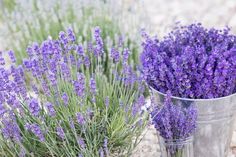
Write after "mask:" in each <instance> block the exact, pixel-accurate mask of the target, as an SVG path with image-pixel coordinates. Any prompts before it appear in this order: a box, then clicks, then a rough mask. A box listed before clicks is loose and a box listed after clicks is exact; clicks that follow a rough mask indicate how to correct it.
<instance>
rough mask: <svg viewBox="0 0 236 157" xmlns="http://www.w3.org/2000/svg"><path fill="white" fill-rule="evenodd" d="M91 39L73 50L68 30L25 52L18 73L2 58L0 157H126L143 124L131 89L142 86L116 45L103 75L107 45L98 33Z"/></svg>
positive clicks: (139, 93)
mask: <svg viewBox="0 0 236 157" xmlns="http://www.w3.org/2000/svg"><path fill="white" fill-rule="evenodd" d="M93 34H94V36H93V39H94V40H92V41H87V42H85V43H77V42H76V36H75V34H74V33H73V30H72V29H68V31H67V32H60V33H59V38H58V39H48V40H45V41H43V42H42V44H33V45H30V46H29V47H28V49H27V53H28V56H29V57H28V58H25V59H24V61H23V65H17V64H16V63H15V55H14V53H13V52H12V51H9V57H10V58H11V60H12V62H13V63H12V64H11V67H10V68H6V67H5V66H4V64H2V65H0V133H1V134H0V145H1V147H0V153H1V156H18V155H19V154H21V156H32V155H33V156H55V157H59V156H83V157H91V156H94V157H96V156H108V155H109V156H129V155H130V154H131V152H132V150H133V149H134V148H135V146H136V145H137V143H138V142H139V139H140V136H141V134H142V131H143V130H144V128H145V126H146V123H147V114H146V113H145V112H143V111H142V110H141V108H142V106H143V105H144V104H145V99H144V97H143V90H139V88H138V87H142V86H143V85H144V84H143V80H142V78H141V77H140V74H139V73H138V72H135V71H133V70H132V68H131V66H130V64H129V63H128V58H129V57H130V54H128V53H127V51H128V49H127V48H124V47H123V46H120V44H118V46H113V48H111V50H112V49H115V50H116V52H115V55H112V54H113V53H112V54H111V56H108V58H107V59H108V60H109V61H108V63H109V69H108V71H106V72H107V73H108V75H106V74H105V70H104V68H105V67H103V62H102V60H103V59H104V58H106V54H105V53H103V50H104V45H105V44H107V43H106V42H104V41H103V38H102V37H101V30H100V28H99V27H96V28H95V29H94V33H93ZM87 43H90V44H89V46H88V45H86V44H87ZM87 47H88V48H87ZM130 53H131V52H130ZM123 55H124V56H125V57H121V56H123ZM117 56H119V59H117ZM1 62H2V63H4V62H5V61H4V59H3V58H1ZM124 71H125V73H123V72H124ZM29 78H30V79H29ZM26 81H28V82H26ZM120 102H122V105H120ZM134 111H135V112H134ZM140 121H142V123H140Z"/></svg>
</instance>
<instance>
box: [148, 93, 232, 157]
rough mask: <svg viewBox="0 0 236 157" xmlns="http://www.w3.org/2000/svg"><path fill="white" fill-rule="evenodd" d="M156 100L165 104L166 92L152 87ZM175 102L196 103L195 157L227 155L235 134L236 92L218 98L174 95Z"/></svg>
mask: <svg viewBox="0 0 236 157" xmlns="http://www.w3.org/2000/svg"><path fill="white" fill-rule="evenodd" d="M152 93H153V96H154V101H155V102H156V103H157V104H159V105H163V102H164V98H165V96H164V94H162V93H160V92H158V91H156V90H154V89H152ZM172 101H173V103H174V104H181V105H182V106H183V107H188V106H189V105H195V106H196V107H197V110H198V120H197V123H198V126H197V130H196V132H195V135H194V157H226V156H227V154H228V152H229V146H230V142H231V138H232V134H233V124H234V120H235V108H236V94H233V95H230V96H226V97H222V98H216V99H184V98H178V97H173V98H172Z"/></svg>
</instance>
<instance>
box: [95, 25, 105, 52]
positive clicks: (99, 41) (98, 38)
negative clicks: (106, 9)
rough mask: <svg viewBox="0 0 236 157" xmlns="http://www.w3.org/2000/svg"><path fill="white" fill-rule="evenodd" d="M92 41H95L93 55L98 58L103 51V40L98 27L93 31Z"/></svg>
mask: <svg viewBox="0 0 236 157" xmlns="http://www.w3.org/2000/svg"><path fill="white" fill-rule="evenodd" d="M94 39H95V41H96V47H95V49H94V55H95V56H99V55H101V54H103V52H104V50H103V40H102V37H101V30H100V28H99V27H95V29H94Z"/></svg>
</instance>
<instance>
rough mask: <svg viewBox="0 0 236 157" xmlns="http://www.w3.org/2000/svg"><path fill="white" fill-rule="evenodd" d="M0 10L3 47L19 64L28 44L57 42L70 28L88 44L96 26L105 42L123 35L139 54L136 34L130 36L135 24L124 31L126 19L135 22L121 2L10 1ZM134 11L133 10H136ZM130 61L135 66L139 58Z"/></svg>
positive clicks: (134, 18)
mask: <svg viewBox="0 0 236 157" xmlns="http://www.w3.org/2000/svg"><path fill="white" fill-rule="evenodd" d="M120 3H121V4H120ZM10 4H11V5H13V4H14V5H13V6H14V7H12V9H11V10H9V9H7V8H8V6H9V5H10ZM135 5H136V4H135ZM137 5H138V3H137ZM2 7H3V8H2V9H1V10H0V16H1V15H2V21H3V23H4V25H2V26H0V35H1V37H2V38H4V45H2V46H4V47H3V48H5V49H13V50H14V51H15V52H16V54H15V55H16V59H17V63H18V64H20V63H22V60H23V58H25V57H27V53H26V52H25V49H26V48H27V46H28V45H29V44H32V42H33V41H37V42H42V41H44V39H46V38H48V36H50V37H52V38H57V35H58V33H59V32H60V31H61V30H65V29H66V28H67V27H72V28H73V29H74V31H75V33H76V35H77V37H78V39H79V40H81V41H89V40H91V38H90V37H91V35H90V34H91V28H92V27H95V26H99V27H100V28H101V29H102V30H103V32H102V37H103V39H104V40H105V41H107V42H111V40H112V41H113V42H116V41H117V40H118V39H119V37H120V35H119V34H121V33H122V35H125V36H126V37H127V38H126V40H125V41H124V42H125V44H126V46H127V47H128V48H129V49H130V50H132V51H135V52H137V51H138V50H137V49H138V48H137V45H138V44H137V43H136V41H137V38H136V36H134V34H136V33H131V32H135V31H134V30H136V25H137V23H136V22H132V23H131V22H130V23H129V27H128V30H127V29H126V28H125V27H126V26H127V19H129V20H128V21H137V18H136V16H135V17H134V16H132V13H130V12H128V11H127V9H126V10H125V9H123V8H124V4H123V3H122V2H115V3H114V1H112V0H106V1H104V0H70V1H64V0H51V1H48V0H40V1H37V0H14V3H13V0H4V1H3V5H2ZM133 7H134V8H135V6H133ZM0 8H1V6H0ZM122 9H123V10H122ZM121 12H122V16H125V18H126V21H125V23H124V22H123V21H122V20H121V19H122V18H121V14H120V13H121ZM123 14H125V15H123ZM135 15H137V14H135ZM0 18H1V17H0ZM49 19H50V20H49ZM127 32H129V33H127ZM134 39H135V40H134ZM104 46H105V48H104V50H105V52H106V53H109V52H108V49H109V47H106V45H104ZM130 60H132V61H134V62H135V63H137V62H138V54H137V53H133V54H132V56H130Z"/></svg>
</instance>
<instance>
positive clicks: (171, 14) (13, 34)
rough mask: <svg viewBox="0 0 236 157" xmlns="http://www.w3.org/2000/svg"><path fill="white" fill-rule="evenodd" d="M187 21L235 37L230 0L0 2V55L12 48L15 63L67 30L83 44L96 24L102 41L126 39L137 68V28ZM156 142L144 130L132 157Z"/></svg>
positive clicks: (157, 30)
mask: <svg viewBox="0 0 236 157" xmlns="http://www.w3.org/2000/svg"><path fill="white" fill-rule="evenodd" d="M193 22H201V23H202V24H203V25H204V26H206V27H216V28H223V27H225V26H228V27H230V28H231V30H232V33H236V0H67V1H66V0H50V1H49V0H0V51H3V50H6V49H14V50H15V51H16V52H17V55H18V56H17V58H18V63H20V62H21V58H22V57H24V56H25V55H26V52H25V50H26V48H27V45H28V44H30V43H32V42H41V41H43V40H44V39H46V38H56V37H57V35H58V33H59V32H60V31H62V30H65V29H66V28H68V27H73V29H74V30H75V31H76V33H77V35H78V36H80V40H85V39H86V38H90V33H91V28H92V27H95V26H97V25H99V26H100V27H101V29H102V30H103V36H106V37H107V38H112V39H113V38H117V34H123V35H124V36H126V37H127V40H129V43H130V47H131V49H132V50H133V51H135V52H137V55H136V56H135V58H136V64H138V53H139V52H140V47H139V45H140V40H141V38H140V30H141V29H142V28H144V29H145V30H146V31H147V32H148V33H150V34H152V35H157V36H158V37H160V38H161V37H163V36H164V35H165V34H166V33H168V32H169V31H170V30H171V28H173V27H174V25H175V24H176V23H181V24H190V23H193ZM235 126H236V125H235ZM235 130H236V129H235ZM157 143H158V142H157V137H156V133H155V131H153V129H152V128H147V132H146V136H145V138H144V140H143V141H142V143H141V144H140V147H139V148H138V149H137V151H136V152H135V153H134V155H133V156H134V157H142V156H148V157H152V156H153V157H154V156H158V152H159V148H158V146H157V145H158V144H157ZM235 146H236V131H235V132H234V136H233V138H232V152H233V151H234V153H235V154H236V150H235ZM231 156H232V157H233V156H234V155H233V154H231ZM235 156H236V155H235Z"/></svg>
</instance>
